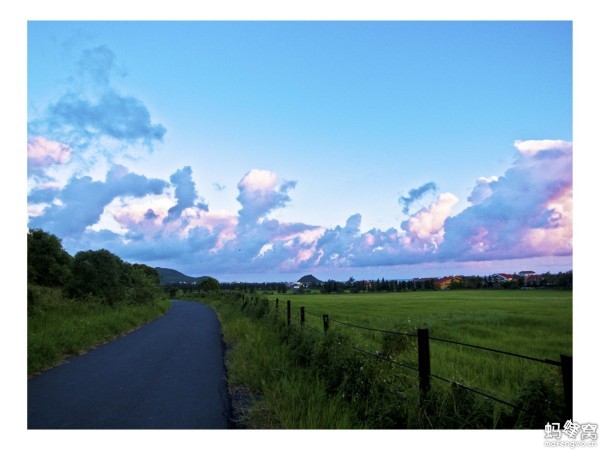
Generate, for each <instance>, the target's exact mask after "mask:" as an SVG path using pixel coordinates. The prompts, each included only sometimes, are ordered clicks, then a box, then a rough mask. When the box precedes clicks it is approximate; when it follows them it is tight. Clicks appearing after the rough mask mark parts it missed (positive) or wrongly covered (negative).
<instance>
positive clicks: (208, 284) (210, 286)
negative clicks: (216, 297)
mask: <svg viewBox="0 0 600 450" xmlns="http://www.w3.org/2000/svg"><path fill="white" fill-rule="evenodd" d="M199 287H200V289H201V290H203V291H207V292H211V291H218V290H219V289H220V288H221V285H220V284H219V282H218V281H217V280H215V279H214V278H211V277H207V278H204V279H203V280H202V281H201V282H200V285H199Z"/></svg>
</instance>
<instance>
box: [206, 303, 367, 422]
mask: <svg viewBox="0 0 600 450" xmlns="http://www.w3.org/2000/svg"><path fill="white" fill-rule="evenodd" d="M202 302H204V303H207V304H208V305H209V306H211V307H213V308H214V309H215V311H216V312H217V315H218V316H219V320H220V321H221V325H222V330H223V335H224V339H225V342H226V345H227V347H228V349H229V350H228V352H227V355H226V358H225V362H226V367H227V373H228V385H229V389H230V392H234V391H236V390H238V389H240V388H242V389H243V390H244V391H248V392H249V394H250V398H249V399H247V400H246V402H245V407H244V410H243V411H238V412H237V413H236V415H238V416H240V422H241V423H240V424H239V426H240V428H254V429H278V428H285V429H328V428H329V429H331V428H333V429H356V428H362V426H361V424H360V422H359V421H358V420H357V418H356V414H355V413H354V412H353V410H352V408H350V407H348V405H347V404H346V403H345V402H344V400H343V399H342V398H341V397H340V396H339V395H335V394H334V395H329V394H328V393H327V392H326V390H325V389H324V386H323V381H322V380H321V379H320V378H319V377H318V376H317V374H316V373H315V372H314V371H310V370H307V368H306V367H303V366H302V365H299V364H298V361H296V360H295V359H294V357H293V354H294V349H293V346H292V345H291V344H290V342H285V341H283V340H282V329H281V325H280V324H277V322H276V321H275V320H274V317H273V316H272V315H271V314H268V315H265V316H262V315H261V313H260V312H259V313H258V314H256V312H252V311H249V310H247V311H245V312H243V311H241V310H240V307H239V304H235V303H227V302H222V301H219V300H217V299H215V298H210V297H209V298H204V299H202ZM257 315H258V316H259V317H257ZM257 319H258V320H257ZM311 345H312V344H311ZM242 403H244V402H242Z"/></svg>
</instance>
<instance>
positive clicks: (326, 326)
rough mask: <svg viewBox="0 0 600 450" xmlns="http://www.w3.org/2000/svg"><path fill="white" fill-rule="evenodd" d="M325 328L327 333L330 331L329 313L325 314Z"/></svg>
mask: <svg viewBox="0 0 600 450" xmlns="http://www.w3.org/2000/svg"><path fill="white" fill-rule="evenodd" d="M323 330H324V331H325V334H327V332H328V331H329V314H323Z"/></svg>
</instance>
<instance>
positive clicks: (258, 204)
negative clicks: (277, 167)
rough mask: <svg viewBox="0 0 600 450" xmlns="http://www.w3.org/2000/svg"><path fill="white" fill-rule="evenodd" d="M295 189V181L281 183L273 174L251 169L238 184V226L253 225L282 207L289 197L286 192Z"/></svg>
mask: <svg viewBox="0 0 600 450" xmlns="http://www.w3.org/2000/svg"><path fill="white" fill-rule="evenodd" d="M295 187H296V182H295V181H282V182H280V180H279V177H278V176H277V174H275V173H274V172H271V171H268V170H260V169H253V170H251V171H250V172H248V173H247V174H246V175H244V177H243V178H242V179H241V180H240V182H239V183H238V190H239V195H238V197H237V200H238V202H240V204H241V205H242V209H240V210H239V211H238V213H239V216H240V225H242V226H246V225H247V224H253V223H255V222H256V221H258V220H259V219H260V218H263V217H265V216H266V215H267V214H269V213H270V212H271V211H273V210H274V209H277V208H282V207H284V206H285V205H286V204H287V203H288V202H289V201H290V197H289V195H288V191H290V190H292V189H294V188H295Z"/></svg>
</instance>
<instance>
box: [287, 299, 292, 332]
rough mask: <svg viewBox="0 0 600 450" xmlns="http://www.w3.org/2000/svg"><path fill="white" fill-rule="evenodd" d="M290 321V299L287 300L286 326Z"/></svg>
mask: <svg viewBox="0 0 600 450" xmlns="http://www.w3.org/2000/svg"><path fill="white" fill-rule="evenodd" d="M291 322H292V302H291V301H290V300H288V301H287V324H288V327H289V326H290V323H291Z"/></svg>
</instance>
